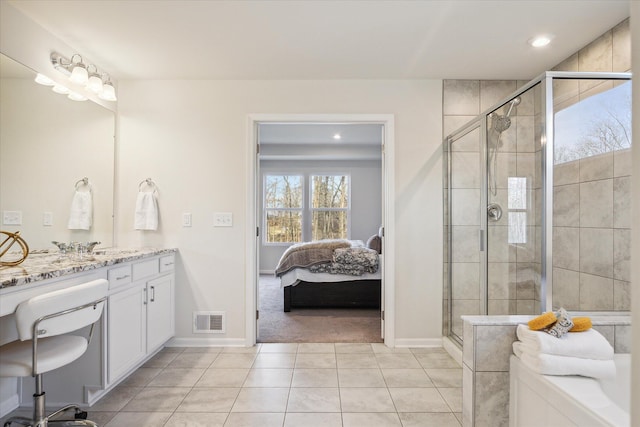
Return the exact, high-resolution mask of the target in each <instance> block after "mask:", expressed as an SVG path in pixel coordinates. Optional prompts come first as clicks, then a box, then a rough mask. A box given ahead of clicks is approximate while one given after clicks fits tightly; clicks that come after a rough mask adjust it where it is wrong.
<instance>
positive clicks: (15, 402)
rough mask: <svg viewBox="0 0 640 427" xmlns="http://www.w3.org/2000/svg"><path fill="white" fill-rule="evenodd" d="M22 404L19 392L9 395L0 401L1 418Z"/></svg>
mask: <svg viewBox="0 0 640 427" xmlns="http://www.w3.org/2000/svg"><path fill="white" fill-rule="evenodd" d="M19 406H20V397H19V396H18V393H16V394H13V395H11V396H9V397H8V398H7V399H4V400H2V401H0V418H3V417H5V416H7V415H8V414H10V413H11V412H13V411H15V410H16V409H18V407H19Z"/></svg>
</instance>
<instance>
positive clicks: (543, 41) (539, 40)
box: [529, 36, 551, 47]
mask: <svg viewBox="0 0 640 427" xmlns="http://www.w3.org/2000/svg"><path fill="white" fill-rule="evenodd" d="M549 43H551V37H548V36H537V37H534V38H532V39H530V40H529V44H530V45H531V46H533V47H544V46H546V45H548V44H549Z"/></svg>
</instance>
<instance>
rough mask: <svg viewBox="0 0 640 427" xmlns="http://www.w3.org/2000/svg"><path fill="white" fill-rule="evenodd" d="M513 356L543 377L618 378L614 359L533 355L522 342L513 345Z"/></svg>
mask: <svg viewBox="0 0 640 427" xmlns="http://www.w3.org/2000/svg"><path fill="white" fill-rule="evenodd" d="M555 339H557V338H555ZM513 354H515V355H516V356H517V357H518V358H519V359H520V360H521V361H522V363H524V364H525V365H526V366H527V367H529V368H530V369H531V370H533V371H534V372H536V373H538V374H542V375H580V376H583V377H591V378H598V379H607V378H615V376H616V364H615V362H614V361H613V359H611V360H597V359H585V358H580V357H568V356H556V355H553V354H544V353H531V352H530V351H528V350H527V348H526V346H524V345H522V343H521V342H520V341H515V342H514V343H513Z"/></svg>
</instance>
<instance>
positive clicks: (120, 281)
mask: <svg viewBox="0 0 640 427" xmlns="http://www.w3.org/2000/svg"><path fill="white" fill-rule="evenodd" d="M107 279H108V280H109V289H113V288H117V287H118V286H122V285H126V284H127V283H131V266H130V265H125V266H123V267H117V268H110V269H109V271H108V272H107Z"/></svg>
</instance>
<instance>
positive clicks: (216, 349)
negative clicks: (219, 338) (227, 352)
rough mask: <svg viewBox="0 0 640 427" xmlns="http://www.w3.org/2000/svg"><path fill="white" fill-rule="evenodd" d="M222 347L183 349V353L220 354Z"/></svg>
mask: <svg viewBox="0 0 640 427" xmlns="http://www.w3.org/2000/svg"><path fill="white" fill-rule="evenodd" d="M222 350H224V347H187V348H185V349H184V351H183V353H211V354H218V353H222Z"/></svg>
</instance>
